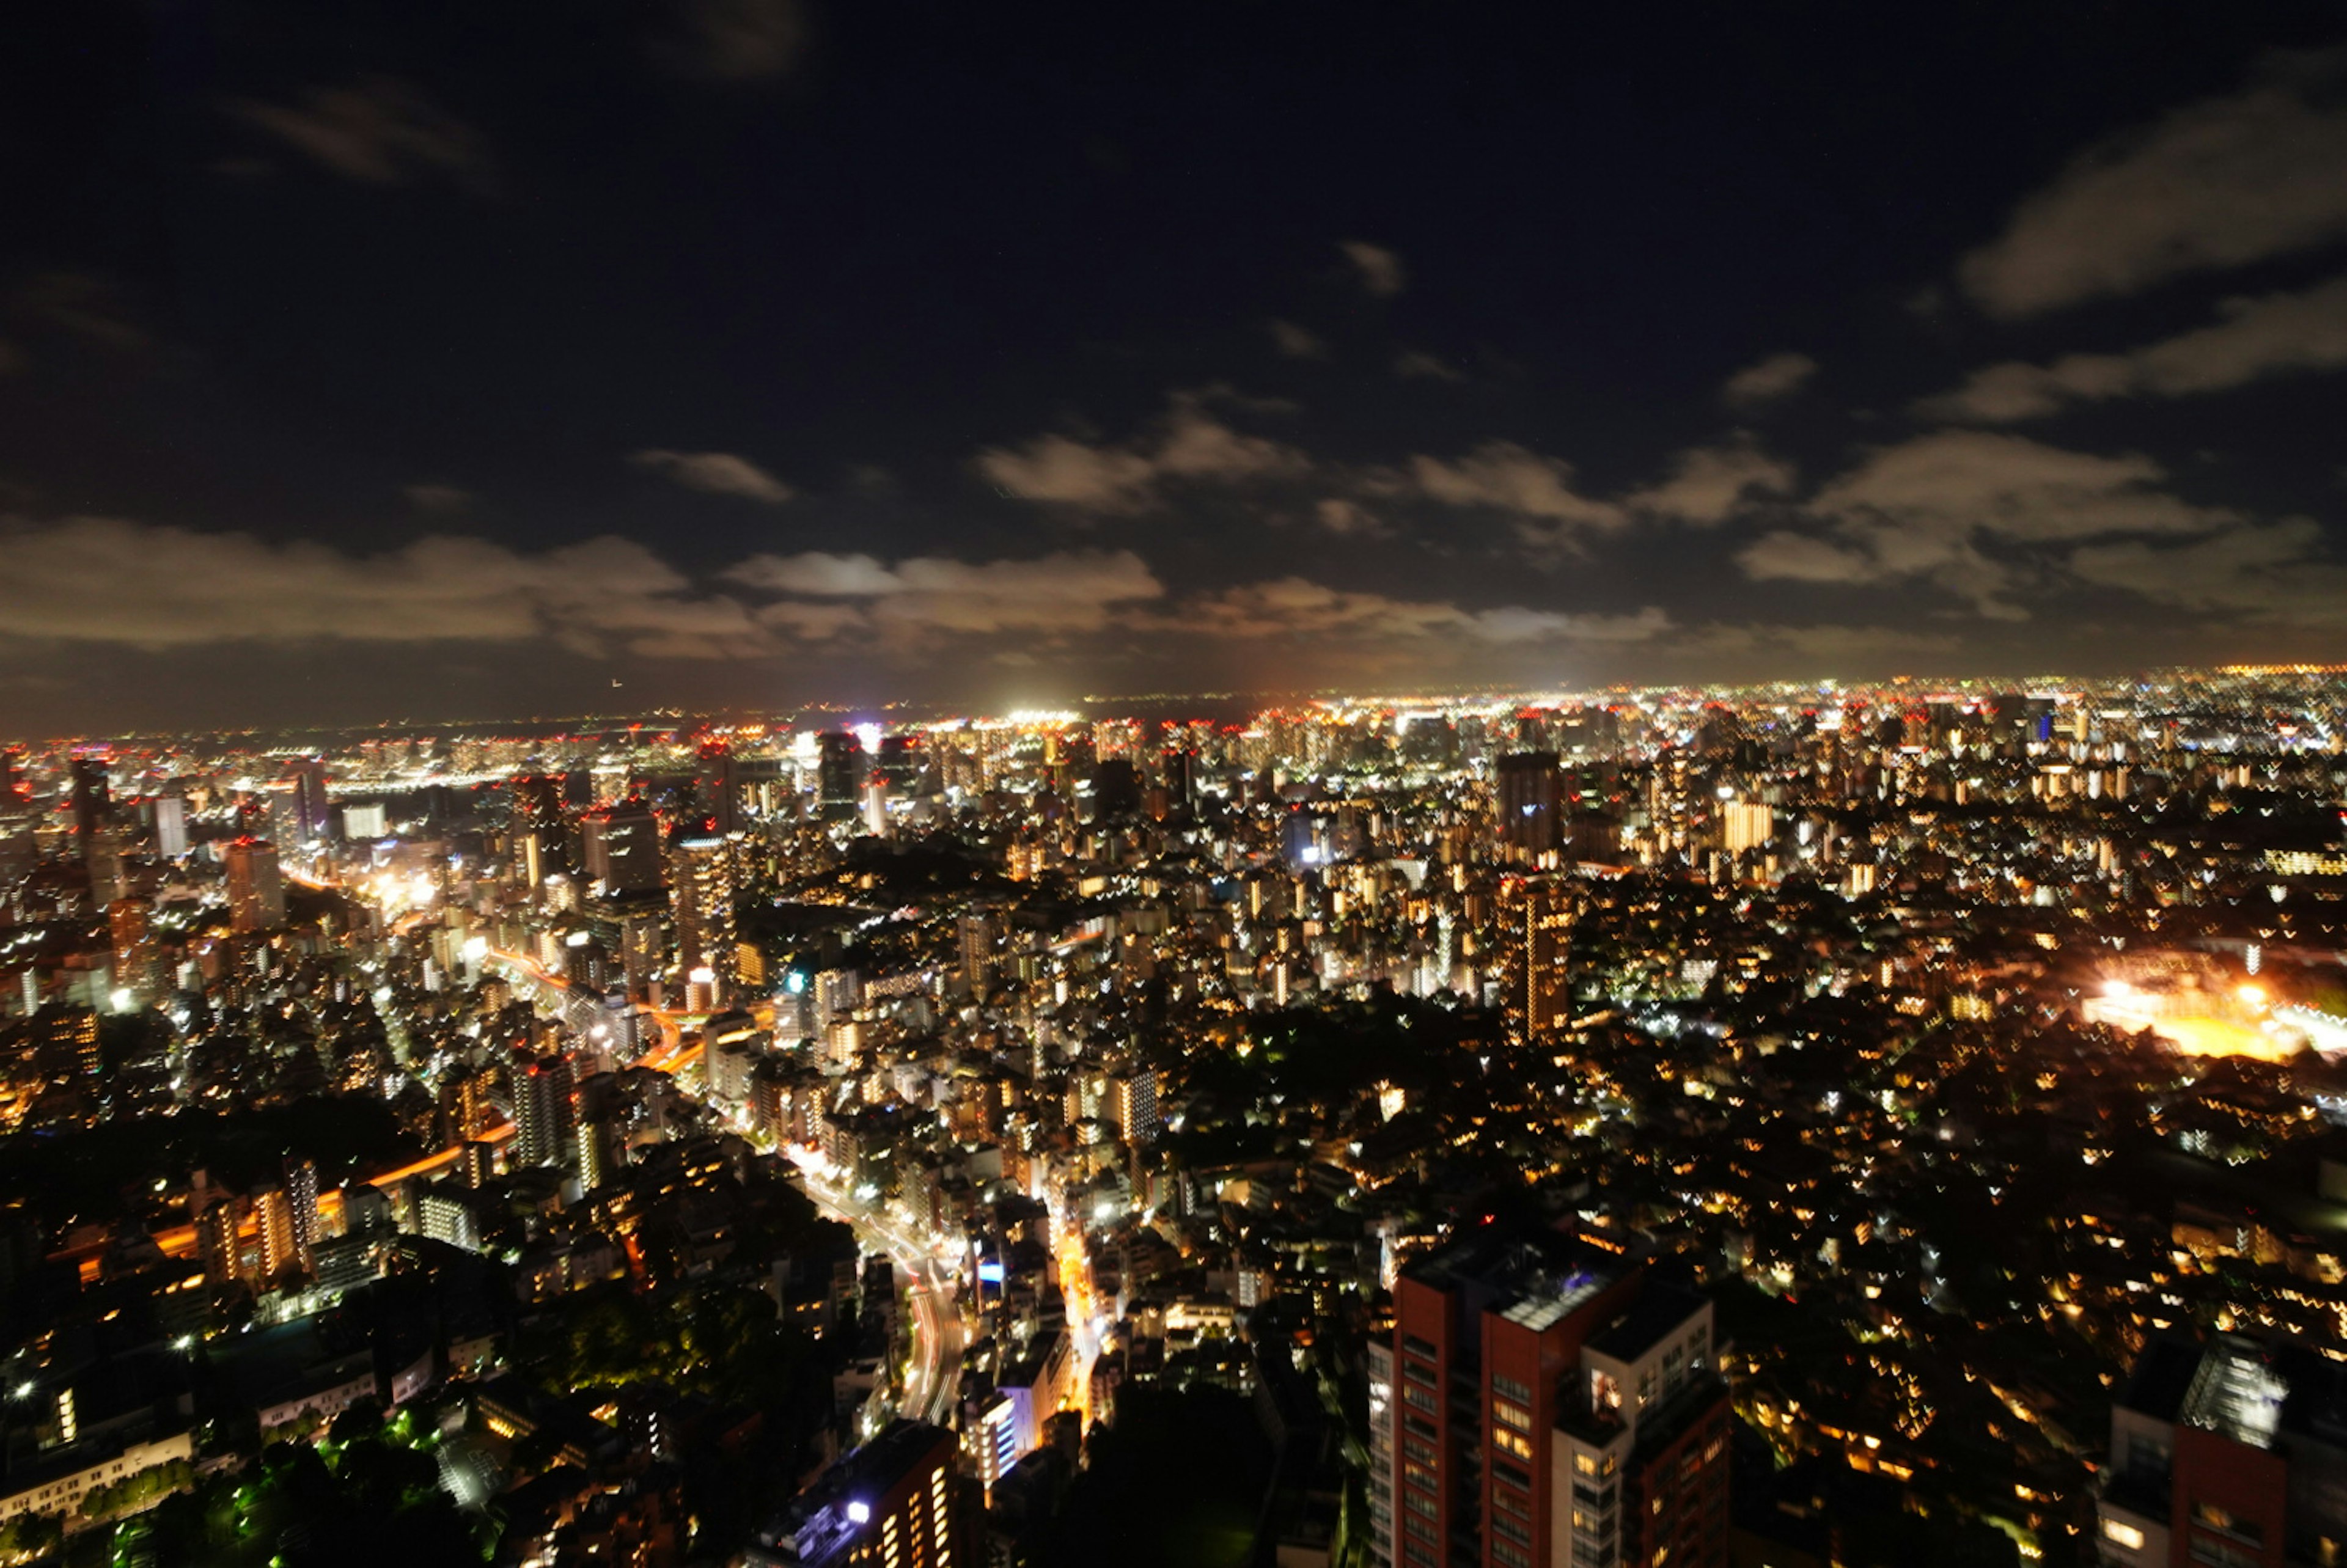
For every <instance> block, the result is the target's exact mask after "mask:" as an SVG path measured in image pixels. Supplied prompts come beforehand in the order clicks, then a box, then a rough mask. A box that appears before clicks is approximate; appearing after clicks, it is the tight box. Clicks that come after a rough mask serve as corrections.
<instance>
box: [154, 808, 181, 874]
mask: <svg viewBox="0 0 2347 1568" xmlns="http://www.w3.org/2000/svg"><path fill="white" fill-rule="evenodd" d="M187 852H188V803H187V802H186V801H185V800H184V799H182V798H181V797H180V796H179V795H176V794H167V795H159V796H157V797H156V801H155V853H156V854H158V855H159V856H162V857H163V858H164V859H166V860H177V859H178V858H179V856H182V855H185V854H186V853H187Z"/></svg>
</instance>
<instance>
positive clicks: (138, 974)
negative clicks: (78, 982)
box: [106, 898, 160, 1007]
mask: <svg viewBox="0 0 2347 1568" xmlns="http://www.w3.org/2000/svg"><path fill="white" fill-rule="evenodd" d="M106 926H107V934H108V937H109V938H111V939H112V942H113V946H114V989H116V990H117V991H118V992H121V993H123V994H125V995H127V996H128V998H129V999H130V1005H132V1006H133V1007H144V1006H145V1005H146V1004H147V1003H149V1002H150V1001H152V1000H153V999H155V992H156V989H157V988H158V986H159V983H160V975H159V960H158V956H157V953H156V949H155V939H154V937H153V935H152V934H151V933H150V932H149V928H148V909H147V900H145V899H144V898H118V899H116V900H115V901H114V902H113V903H111V904H109V905H108V906H107V907H106Z"/></svg>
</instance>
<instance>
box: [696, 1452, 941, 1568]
mask: <svg viewBox="0 0 2347 1568" xmlns="http://www.w3.org/2000/svg"><path fill="white" fill-rule="evenodd" d="M956 1475H957V1465H956V1452H955V1448H954V1435H953V1433H951V1432H949V1431H948V1430H946V1429H945V1428H943V1427H933V1426H929V1425H928V1424H927V1423H926V1422H921V1421H907V1420H897V1421H892V1422H890V1423H889V1424H888V1426H887V1428H886V1429H885V1430H882V1431H881V1433H880V1435H879V1436H877V1437H876V1438H874V1439H873V1440H871V1441H870V1442H868V1443H866V1444H865V1445H864V1446H863V1447H862V1448H859V1449H856V1450H854V1451H852V1452H850V1453H848V1454H846V1455H844V1456H842V1457H841V1459H840V1460H839V1462H838V1463H836V1464H835V1465H833V1466H832V1467H831V1468H830V1469H829V1470H827V1471H824V1473H823V1475H822V1477H821V1479H819V1480H818V1481H816V1482H815V1484H814V1485H813V1486H811V1487H809V1488H807V1490H806V1491H803V1492H801V1493H800V1494H799V1495H798V1496H797V1497H796V1498H794V1499H793V1500H792V1501H791V1504H790V1506H789V1507H788V1508H786V1509H785V1510H784V1512H783V1513H782V1515H781V1517H779V1518H777V1519H776V1520H774V1522H772V1523H770V1524H768V1525H766V1526H765V1527H764V1529H762V1530H760V1531H759V1532H757V1535H756V1538H755V1539H754V1540H753V1542H752V1544H751V1546H750V1549H749V1551H748V1552H746V1553H743V1561H744V1562H746V1563H752V1564H755V1565H757V1568H846V1564H848V1563H869V1564H872V1565H873V1568H964V1565H967V1568H976V1564H977V1561H978V1559H977V1556H976V1554H975V1553H973V1552H972V1551H971V1549H970V1548H969V1546H967V1545H966V1544H965V1542H964V1541H963V1539H962V1537H963V1531H962V1527H961V1519H960V1513H959V1509H958V1500H957V1498H956V1495H955V1490H956V1489H955V1480H956Z"/></svg>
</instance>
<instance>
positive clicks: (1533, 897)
mask: <svg viewBox="0 0 2347 1568" xmlns="http://www.w3.org/2000/svg"><path fill="white" fill-rule="evenodd" d="M1579 912H1580V900H1579V897H1578V896H1577V895H1576V894H1575V892H1574V891H1573V887H1572V886H1571V885H1570V884H1568V883H1565V882H1563V881H1561V880H1559V879H1557V878H1555V877H1552V876H1532V877H1515V878H1511V879H1510V880H1509V881H1508V882H1507V883H1506V884H1505V885H1504V886H1502V888H1501V944H1502V946H1501V970H1502V975H1503V978H1504V979H1505V980H1506V983H1507V994H1506V998H1505V1007H1504V1011H1505V1013H1506V1016H1507V1024H1508V1032H1509V1033H1510V1034H1511V1035H1512V1036H1513V1037H1514V1038H1515V1039H1517V1040H1532V1039H1536V1038H1538V1037H1540V1036H1542V1035H1544V1034H1548V1033H1550V1032H1552V1031H1553V1030H1560V1029H1563V1027H1565V1026H1566V1025H1567V1024H1569V1023H1571V1022H1572V1021H1573V986H1572V979H1573V974H1572V957H1573V921H1574V919H1575V918H1576V917H1577V916H1578V914H1579Z"/></svg>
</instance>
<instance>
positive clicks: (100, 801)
mask: <svg viewBox="0 0 2347 1568" xmlns="http://www.w3.org/2000/svg"><path fill="white" fill-rule="evenodd" d="M70 771H71V774H72V779H73V818H74V832H75V833H76V834H77V835H80V839H81V842H82V843H84V844H87V843H88V842H89V836H90V835H91V834H93V833H96V832H97V830H98V829H99V828H100V827H101V826H103V825H105V824H107V823H108V822H109V821H111V820H112V818H113V815H114V790H113V786H112V785H110V784H108V782H107V767H106V763H105V762H104V760H103V759H101V758H97V757H76V758H74V759H73V762H72V764H70Z"/></svg>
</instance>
